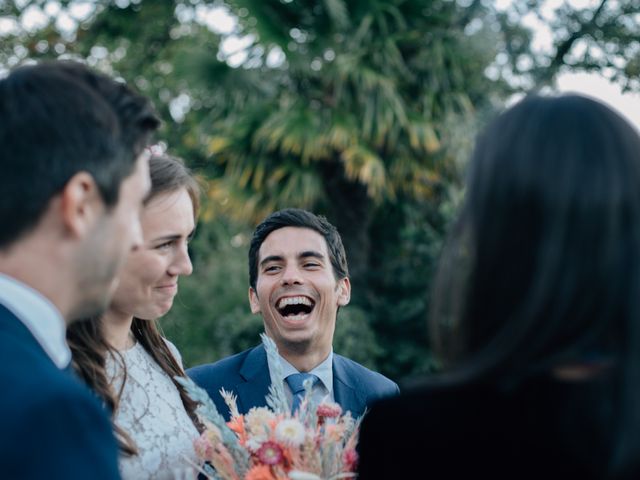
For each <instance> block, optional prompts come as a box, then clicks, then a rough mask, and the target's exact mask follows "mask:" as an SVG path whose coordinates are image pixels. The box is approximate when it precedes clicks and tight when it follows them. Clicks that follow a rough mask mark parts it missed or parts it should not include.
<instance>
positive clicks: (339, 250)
mask: <svg viewBox="0 0 640 480" xmlns="http://www.w3.org/2000/svg"><path fill="white" fill-rule="evenodd" d="M284 227H298V228H308V229H310V230H314V231H316V232H318V233H319V234H320V235H322V236H323V237H324V239H325V241H326V242H327V248H328V250H329V259H330V260H331V265H332V267H333V274H334V276H335V277H336V279H338V280H341V279H343V278H346V277H348V276H349V268H348V267H347V256H346V254H345V252H344V246H343V245H342V239H341V238H340V234H339V233H338V230H337V229H336V227H334V226H333V225H331V223H329V221H328V220H327V219H326V218H325V217H323V216H322V215H315V214H313V213H311V212H308V211H307V210H302V209H300V208H285V209H283V210H279V211H277V212H274V213H272V214H271V215H269V216H268V217H267V218H265V219H264V220H263V221H262V223H261V224H260V225H258V226H257V227H256V229H255V231H254V232H253V237H252V238H251V245H250V247H249V285H251V288H253V289H254V290H255V288H256V282H257V281H258V261H259V258H258V257H259V254H260V246H261V245H262V242H264V240H265V238H267V237H268V236H269V234H270V233H271V232H273V231H275V230H278V229H280V228H284Z"/></svg>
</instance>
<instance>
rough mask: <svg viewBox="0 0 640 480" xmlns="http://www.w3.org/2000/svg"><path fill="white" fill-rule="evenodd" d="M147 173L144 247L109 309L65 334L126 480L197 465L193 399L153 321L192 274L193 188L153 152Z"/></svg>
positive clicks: (170, 161) (183, 172)
mask: <svg viewBox="0 0 640 480" xmlns="http://www.w3.org/2000/svg"><path fill="white" fill-rule="evenodd" d="M149 169H150V175H151V192H150V194H149V196H148V198H147V200H146V202H145V206H144V208H143V211H142V213H141V224H142V230H143V236H144V243H143V246H142V247H141V248H139V249H137V250H134V251H132V252H131V253H130V255H129V257H128V259H127V261H126V264H125V266H124V268H123V270H122V274H121V275H120V277H119V283H118V287H117V290H116V292H115V294H114V296H113V300H112V302H111V304H110V305H109V307H108V309H107V311H106V312H105V313H104V314H103V315H102V316H101V317H100V318H98V319H94V320H92V321H84V322H76V323H75V324H74V325H72V326H71V328H69V331H68V334H67V337H68V341H69V345H70V347H71V351H72V353H73V366H74V368H75V370H76V371H77V373H78V374H79V376H80V377H81V378H82V379H83V380H84V381H85V382H86V383H87V384H88V385H89V386H90V387H91V388H92V389H93V390H94V391H95V392H96V393H97V394H98V395H99V396H100V397H101V398H102V400H103V401H104V403H105V404H106V405H107V406H108V407H109V409H110V410H111V411H112V412H113V423H114V430H115V433H116V437H117V439H118V443H119V446H120V452H121V455H120V462H119V463H120V465H119V466H120V472H121V474H122V477H123V478H124V479H140V478H154V479H171V478H176V477H182V476H184V475H185V472H187V471H190V470H191V468H190V465H195V463H196V456H195V452H194V450H193V446H192V441H193V439H194V438H195V437H197V435H198V422H197V419H196V416H195V413H194V410H195V403H194V402H193V401H192V400H191V399H190V398H189V397H188V396H187V395H186V393H185V391H184V390H183V388H182V387H181V386H180V385H179V384H178V383H177V382H176V381H175V380H174V377H175V376H176V375H179V376H184V375H185V374H184V370H183V367H182V361H181V357H180V354H179V353H178V351H177V349H176V348H175V346H174V345H173V344H172V343H171V342H169V341H168V340H167V339H165V338H163V337H162V335H161V334H160V331H159V329H158V326H157V324H156V319H157V318H159V317H161V316H162V315H164V314H166V313H167V312H168V311H169V309H170V308H171V305H172V304H173V299H174V297H175V295H176V293H177V289H178V278H179V276H180V275H190V274H191V271H192V266H191V261H190V259H189V254H188V251H187V244H188V242H189V239H190V238H191V236H192V235H193V232H194V228H195V218H196V214H197V211H198V207H199V188H198V184H197V182H196V180H195V179H194V178H193V176H192V175H191V173H190V172H189V170H188V169H187V168H186V167H185V166H184V165H183V164H182V162H180V161H179V160H177V159H175V158H172V157H168V156H154V157H152V158H151V160H150V162H149ZM191 471H194V470H191ZM193 476H194V477H195V474H194V475H193Z"/></svg>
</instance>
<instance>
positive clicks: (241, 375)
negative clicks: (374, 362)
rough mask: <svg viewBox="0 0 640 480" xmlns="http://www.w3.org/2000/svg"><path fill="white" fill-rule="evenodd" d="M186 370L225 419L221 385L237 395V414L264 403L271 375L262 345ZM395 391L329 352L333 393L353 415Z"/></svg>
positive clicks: (383, 380)
mask: <svg viewBox="0 0 640 480" xmlns="http://www.w3.org/2000/svg"><path fill="white" fill-rule="evenodd" d="M187 374H188V375H189V376H190V377H191V378H192V379H193V381H194V382H196V384H198V385H199V386H200V387H202V388H204V389H205V390H206V391H207V393H208V394H209V396H210V397H211V399H212V400H213V401H214V403H215V404H216V408H217V409H218V411H219V412H220V413H221V414H222V415H224V416H225V418H227V419H228V418H229V408H228V407H227V405H226V404H225V403H224V400H223V399H222V396H221V395H220V393H219V392H220V389H221V388H224V389H225V390H227V391H230V392H233V393H235V394H236V395H237V397H238V410H239V411H240V413H241V414H243V413H247V412H248V411H249V410H250V409H251V408H252V407H263V406H266V401H265V397H266V396H267V394H268V393H269V385H271V376H270V375H269V364H268V363H267V353H266V352H265V350H264V347H263V346H262V345H259V346H257V347H255V348H252V349H249V350H245V351H244V352H242V353H238V354H237V355H233V356H231V357H227V358H223V359H222V360H220V361H218V362H215V363H212V364H207V365H200V366H198V367H193V368H190V369H189V370H187ZM399 392H400V389H399V388H398V385H397V384H395V383H394V382H392V381H391V380H389V379H388V378H387V377H385V376H383V375H381V374H379V373H376V372H372V371H371V370H369V369H367V368H365V367H363V366H362V365H359V364H357V363H356V362H354V361H352V360H349V359H348V358H345V357H343V356H340V355H336V354H334V355H333V395H334V397H335V400H336V402H337V403H338V404H339V405H340V406H341V407H342V410H343V411H345V412H346V411H350V412H351V415H352V416H353V417H354V418H357V417H359V416H360V415H362V414H363V413H364V411H365V409H366V407H367V406H368V405H370V404H371V403H372V402H373V401H375V400H378V399H380V398H383V397H389V396H392V395H397V394H398V393H399Z"/></svg>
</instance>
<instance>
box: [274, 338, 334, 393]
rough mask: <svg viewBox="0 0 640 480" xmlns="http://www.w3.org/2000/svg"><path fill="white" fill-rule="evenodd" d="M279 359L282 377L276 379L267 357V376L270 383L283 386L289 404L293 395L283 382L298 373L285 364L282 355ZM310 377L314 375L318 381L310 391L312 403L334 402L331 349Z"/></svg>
mask: <svg viewBox="0 0 640 480" xmlns="http://www.w3.org/2000/svg"><path fill="white" fill-rule="evenodd" d="M279 357H280V365H281V366H282V377H281V378H280V379H276V377H275V372H274V368H273V366H272V365H271V362H269V357H267V363H269V375H270V376H271V381H272V382H274V381H276V380H279V381H280V382H282V383H283V384H284V391H285V393H286V394H287V398H288V399H289V403H291V401H292V400H293V393H292V392H291V389H290V388H289V384H288V383H287V382H286V381H285V378H287V377H288V376H289V375H293V374H294V373H301V372H299V371H298V370H297V369H296V367H294V366H293V365H291V364H290V363H289V362H287V361H286V360H285V359H284V358H283V357H282V355H279ZM307 373H311V374H312V375H315V376H316V377H318V378H319V379H320V381H319V382H316V383H315V384H314V385H313V389H312V390H311V397H312V399H313V400H314V401H316V402H318V403H320V402H321V401H322V400H329V401H331V402H334V401H335V399H334V397H333V349H332V350H331V351H330V352H329V355H328V356H327V358H325V359H324V360H323V361H322V362H321V363H320V364H319V365H318V366H317V367H316V368H314V369H313V370H311V371H310V372H307Z"/></svg>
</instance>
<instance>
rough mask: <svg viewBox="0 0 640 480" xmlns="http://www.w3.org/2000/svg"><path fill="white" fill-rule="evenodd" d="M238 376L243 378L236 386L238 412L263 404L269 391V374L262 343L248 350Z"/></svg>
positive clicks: (244, 411)
mask: <svg viewBox="0 0 640 480" xmlns="http://www.w3.org/2000/svg"><path fill="white" fill-rule="evenodd" d="M240 376H241V377H242V378H243V380H244V383H240V384H239V385H238V386H237V387H236V391H237V393H238V409H239V410H240V413H247V412H248V411H249V410H250V409H251V408H252V407H263V406H265V405H266V401H265V397H266V396H267V394H268V393H269V385H271V376H270V375H269V364H268V363H267V353H266V352H265V350H264V347H263V346H262V345H259V346H257V347H256V348H254V349H253V350H251V352H249V354H248V355H247V358H246V359H245V361H244V362H243V363H242V367H240Z"/></svg>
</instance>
